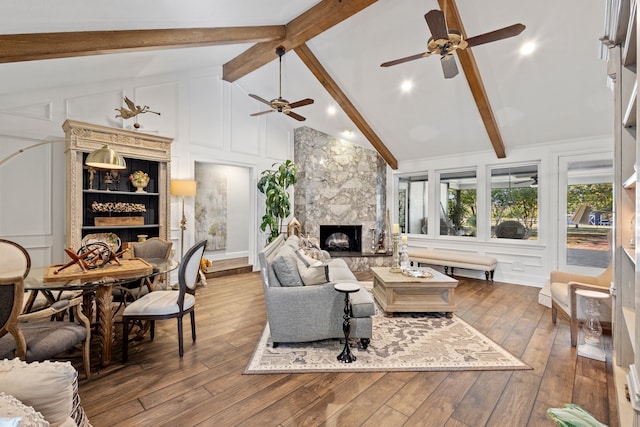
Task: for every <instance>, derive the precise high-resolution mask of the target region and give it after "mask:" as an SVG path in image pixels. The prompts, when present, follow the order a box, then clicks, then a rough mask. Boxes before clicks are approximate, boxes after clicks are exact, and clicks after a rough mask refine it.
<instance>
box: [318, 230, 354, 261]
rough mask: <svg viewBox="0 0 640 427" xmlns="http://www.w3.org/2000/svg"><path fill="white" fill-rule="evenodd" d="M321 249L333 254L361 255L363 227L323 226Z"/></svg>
mask: <svg viewBox="0 0 640 427" xmlns="http://www.w3.org/2000/svg"><path fill="white" fill-rule="evenodd" d="M320 248H321V249H324V250H325V251H328V252H333V253H339V252H341V253H350V254H353V253H361V252H362V226H361V225H321V226H320Z"/></svg>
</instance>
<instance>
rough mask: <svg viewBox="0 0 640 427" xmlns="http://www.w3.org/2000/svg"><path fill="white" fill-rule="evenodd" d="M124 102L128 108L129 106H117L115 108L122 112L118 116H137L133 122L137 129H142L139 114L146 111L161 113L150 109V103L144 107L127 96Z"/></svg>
mask: <svg viewBox="0 0 640 427" xmlns="http://www.w3.org/2000/svg"><path fill="white" fill-rule="evenodd" d="M124 103H125V104H127V107H128V108H127V107H120V108H116V109H115V110H116V111H119V112H120V114H117V115H116V118H118V117H122V118H123V119H131V118H133V117H135V118H136V122H135V123H134V124H133V127H134V128H136V129H140V123H138V115H140V114H144V113H153V114H157V115H160V113H157V112H155V111H151V110H149V106H148V105H145V106H144V107H141V106H139V105H136V104H135V103H134V102H133V101H132V100H130V99H129V98H128V97H126V96H125V97H124Z"/></svg>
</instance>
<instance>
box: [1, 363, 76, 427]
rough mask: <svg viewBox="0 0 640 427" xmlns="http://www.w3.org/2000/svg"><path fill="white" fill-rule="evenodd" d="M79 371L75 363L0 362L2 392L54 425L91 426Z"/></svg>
mask: <svg viewBox="0 0 640 427" xmlns="http://www.w3.org/2000/svg"><path fill="white" fill-rule="evenodd" d="M77 377H78V372H77V371H76V370H75V368H74V367H73V366H72V365H71V362H50V361H46V362H41V363H39V362H32V363H27V362H23V361H21V360H20V359H17V358H16V359H11V360H9V359H4V360H0V391H3V392H5V393H7V394H10V395H12V396H14V397H15V398H16V399H18V400H20V401H22V403H24V404H25V405H28V406H32V407H34V408H35V409H36V410H37V411H39V412H40V413H42V415H43V416H44V418H45V419H46V420H47V421H49V422H50V423H51V425H52V426H61V425H65V426H67V425H69V426H74V425H82V424H78V423H77V422H76V421H74V418H75V420H83V421H85V422H86V423H87V424H88V422H87V421H86V417H85V415H84V411H83V410H82V407H81V406H80V397H79V396H78V380H77Z"/></svg>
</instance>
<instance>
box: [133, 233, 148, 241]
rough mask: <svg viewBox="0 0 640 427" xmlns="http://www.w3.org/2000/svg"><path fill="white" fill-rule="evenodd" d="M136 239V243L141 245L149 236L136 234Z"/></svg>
mask: <svg viewBox="0 0 640 427" xmlns="http://www.w3.org/2000/svg"><path fill="white" fill-rule="evenodd" d="M136 237H138V242H140V243H142V242H145V241H146V240H147V237H149V236H148V235H147V234H138V235H137V236H136Z"/></svg>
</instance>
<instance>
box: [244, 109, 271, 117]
mask: <svg viewBox="0 0 640 427" xmlns="http://www.w3.org/2000/svg"><path fill="white" fill-rule="evenodd" d="M274 111H275V110H266V111H260V112H259V113H253V114H249V115H250V116H251V117H254V116H261V115H263V114H267V113H273V112H274Z"/></svg>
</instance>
